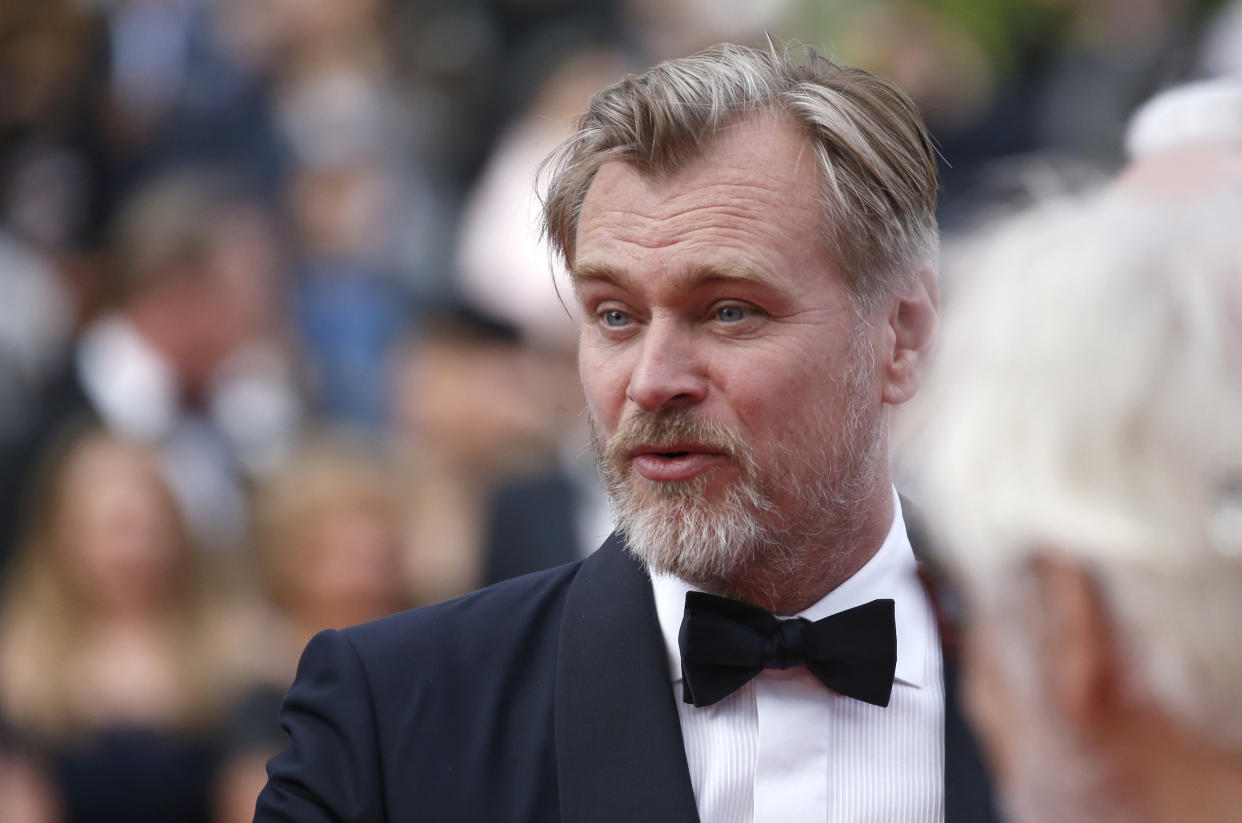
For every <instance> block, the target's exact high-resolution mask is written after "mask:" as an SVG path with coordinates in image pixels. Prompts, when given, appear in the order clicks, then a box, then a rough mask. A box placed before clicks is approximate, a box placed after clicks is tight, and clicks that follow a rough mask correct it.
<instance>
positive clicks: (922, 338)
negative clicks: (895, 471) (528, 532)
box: [256, 45, 974, 823]
mask: <svg viewBox="0 0 1242 823" xmlns="http://www.w3.org/2000/svg"><path fill="white" fill-rule="evenodd" d="M935 196H936V176H935V161H934V156H933V150H932V147H931V143H930V140H929V139H928V137H927V134H926V132H925V131H924V129H923V127H922V124H921V121H920V120H919V118H918V115H917V113H916V111H915V109H914V107H913V105H912V104H911V103H910V101H909V100H908V99H907V98H906V97H905V96H904V95H903V94H902V93H901V92H900V91H898V90H897V89H895V88H893V87H892V86H891V85H889V84H887V83H885V82H883V81H881V80H879V79H878V78H875V77H872V76H871V75H868V74H866V73H865V72H861V71H858V70H854V69H847V68H841V67H837V66H834V65H833V64H831V63H829V62H828V61H826V60H823V59H821V58H818V57H816V56H814V55H810V56H809V57H807V58H806V59H805V60H804V61H797V60H795V59H793V58H791V57H789V56H786V55H781V54H777V53H775V52H771V53H769V52H761V51H755V50H751V49H745V48H740V47H736V46H728V45H725V46H719V47H715V48H713V49H709V50H707V51H705V52H703V53H701V54H699V55H696V56H694V57H691V58H687V59H684V60H675V61H670V62H668V63H664V64H661V65H659V66H656V67H655V68H653V69H651V70H649V71H648V72H646V73H645V74H643V75H641V76H639V77H631V78H628V79H626V80H623V81H622V82H620V83H619V84H617V85H615V86H613V87H611V88H609V89H606V90H604V91H603V92H601V93H599V94H598V95H596V97H595V98H594V99H593V100H592V102H591V105H590V108H589V110H588V111H587V113H586V114H585V115H583V117H582V118H581V119H580V121H579V128H578V132H577V134H576V135H575V136H574V137H573V138H572V139H571V140H570V141H569V142H568V143H567V144H566V145H565V146H564V147H563V149H562V151H561V153H560V155H559V157H558V158H557V160H556V162H555V164H554V166H553V173H552V177H551V181H550V184H549V188H548V194H547V198H546V202H545V217H546V225H547V230H548V234H549V236H550V238H551V240H552V242H553V245H554V246H555V247H556V249H557V250H558V251H559V252H560V253H561V254H563V255H564V257H565V260H566V263H567V266H568V269H569V271H570V272H571V274H572V277H573V282H574V292H575V296H576V299H577V304H578V306H579V308H580V309H581V329H580V343H579V359H580V372H581V377H582V382H583V386H584V388H585V392H586V396H587V401H588V406H589V411H590V415H591V418H592V421H593V425H594V428H595V435H596V449H597V451H598V454H599V460H600V463H601V466H602V469H603V474H604V476H605V479H606V482H607V485H608V487H609V492H610V494H611V496H612V498H613V503H614V506H615V509H616V516H617V520H618V527H619V532H620V535H616V536H614V537H613V538H612V539H610V540H609V542H608V543H606V544H605V546H604V547H603V548H602V549H601V550H600V551H598V552H597V553H596V554H594V555H593V556H592V557H590V558H588V559H587V560H585V561H583V562H580V563H577V564H572V565H570V566H565V567H561V568H559V569H554V570H552V571H549V572H545V573H540V574H536V575H531V576H528V577H524V578H520V579H518V580H516V581H512V582H510V583H506V584H501V585H498V586H495V587H492V588H490V589H487V590H484V591H483V592H480V593H477V594H475V595H472V596H469V597H466V598H464V599H461V600H458V601H454V602H451V603H447V604H443V605H440V606H435V607H431V608H429V609H423V610H420V611H416V612H413V613H411V614H406V615H401V616H398V617H395V618H392V619H390V620H388V621H381V622H380V623H378V624H372V625H370V626H364V627H359V628H356V629H351V630H348V631H346V632H344V633H337V634H326V635H321V636H320V637H318V638H317V639H315V640H314V641H312V643H311V645H310V646H309V647H308V649H307V651H306V654H305V655H304V658H303V661H302V665H301V669H300V671H299V674H298V679H297V682H296V683H295V684H294V686H293V689H292V690H291V692H290V694H289V697H288V698H287V701H286V704H285V709H284V723H285V725H286V728H287V729H288V730H289V731H290V734H291V737H292V740H291V743H290V747H289V749H288V750H287V751H286V752H285V753H284V754H282V755H280V756H278V757H277V758H275V759H273V761H272V762H271V764H270V765H269V775H270V781H269V784H268V786H267V788H266V789H265V791H264V793H263V794H262V795H261V797H260V799H259V805H258V815H257V818H256V819H258V820H265V821H266V820H328V819H333V820H367V821H371V820H375V821H378V820H399V819H414V818H418V817H420V816H421V817H422V818H424V819H431V820H487V821H497V820H532V821H533V820H540V821H547V820H558V819H559V820H564V821H584V823H585V821H592V823H600V822H601V821H633V820H659V821H677V820H684V821H693V820H703V821H705V822H706V821H734V820H745V821H750V820H755V821H764V820H780V821H797V820H816V821H824V820H835V821H855V820H877V821H878V820H883V821H889V822H890V823H897V822H898V821H939V820H942V819H945V818H946V813H945V810H944V807H945V804H946V802H947V803H948V804H949V811H948V814H947V817H948V819H952V820H955V821H958V820H966V819H974V818H973V816H972V811H970V810H967V809H966V808H965V807H964V806H962V807H958V808H956V809H955V807H954V804H955V803H957V802H959V801H961V800H962V799H963V797H964V796H965V795H964V793H963V792H960V791H958V790H957V789H956V788H951V789H950V791H949V793H948V797H947V798H946V796H945V794H946V793H945V785H946V783H947V784H949V785H950V786H955V785H956V779H957V778H956V776H955V775H956V772H955V770H956V769H957V768H959V766H958V764H960V763H961V762H962V761H961V760H960V759H959V758H958V757H957V756H956V754H957V753H956V751H954V752H950V753H948V757H947V762H948V764H949V765H948V768H947V769H946V753H945V745H946V732H945V728H946V716H945V698H944V692H943V683H942V660H941V654H940V650H939V647H938V645H937V640H936V638H937V635H936V629H935V625H934V621H933V616H932V613H931V609H930V607H929V604H928V601H927V599H926V597H925V596H924V593H923V590H922V589H921V588H920V586H919V583H918V580H917V578H916V575H915V560H914V557H913V554H912V553H911V548H910V544H909V541H908V539H907V537H906V531H905V526H904V523H903V521H902V518H901V514H900V505H899V503H898V501H897V498H896V495H895V494H894V492H893V488H892V484H891V481H890V479H889V467H888V461H887V445H886V425H885V413H886V407H887V406H890V405H894V404H898V403H901V402H904V401H905V400H906V399H908V398H909V397H910V396H911V395H913V394H914V392H915V390H916V388H917V387H918V383H919V378H920V375H921V372H922V369H923V365H924V361H925V358H926V356H927V352H928V350H929V348H930V346H931V343H932V339H933V336H934V330H935V326H936V315H937V300H938V297H937V285H936V277H935V268H934V259H935V255H936V245H937V233H936V224H935V218H934V207H935ZM621 535H623V536H621ZM645 571H646V572H650V578H649V577H648V576H647V574H646V573H645ZM688 592H689V594H688ZM702 592H709V593H712V594H715V595H725V596H727V597H728V598H731V599H730V600H727V601H721V600H719V599H717V598H713V597H710V596H707V595H704V594H702ZM769 613H774V614H777V615H782V616H796V617H803V618H806V619H805V620H801V621H797V620H795V621H787V622H783V623H778V622H777V621H776V619H775V618H774V617H773V616H772V614H769ZM683 614H685V615H687V616H688V618H689V619H687V620H686V623H685V626H683ZM729 615H732V616H733V617H736V618H737V620H736V621H731V620H730V619H729ZM825 618H827V623H825V624H821V625H818V626H816V627H810V625H809V623H808V621H819V620H822V619H825ZM692 624H693V626H692ZM722 633H723V634H735V635H738V638H737V639H738V640H739V643H740V647H741V648H734V647H726V646H725V645H724V644H723V643H722V642H721V641H722V640H723V638H722V637H721V634H722ZM683 644H684V645H685V646H686V648H687V651H688V657H687V659H686V661H685V663H684V664H683V661H682V660H681V659H679V656H678V651H679V646H681V645H683ZM832 645H835V646H837V647H839V648H838V649H837V651H838V652H839V654H837V655H833V656H832V657H831V658H828V657H826V656H825V657H821V656H820V655H819V654H818V652H820V651H823V649H822V648H820V646H832ZM735 653H736V654H742V655H743V657H744V659H741V660H735V661H732V663H734V664H736V665H721V664H722V660H721V659H720V657H719V655H720V654H725V655H730V654H735ZM746 653H749V657H746V656H745V655H746ZM804 663H805V664H806V665H803V664H804ZM949 722H950V723H952V721H951V719H950V720H949ZM951 739H953V740H956V737H952V738H951Z"/></svg>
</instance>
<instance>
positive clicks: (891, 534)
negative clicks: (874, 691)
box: [651, 489, 929, 688]
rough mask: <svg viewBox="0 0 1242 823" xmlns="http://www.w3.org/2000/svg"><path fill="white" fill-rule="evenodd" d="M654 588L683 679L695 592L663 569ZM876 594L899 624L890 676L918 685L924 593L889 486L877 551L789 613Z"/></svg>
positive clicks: (823, 610)
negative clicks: (684, 638)
mask: <svg viewBox="0 0 1242 823" xmlns="http://www.w3.org/2000/svg"><path fill="white" fill-rule="evenodd" d="M651 586H652V590H653V591H654V593H655V603H656V615H657V616H658V618H659V620H660V633H661V634H662V635H663V636H664V648H665V652H666V653H667V655H668V665H669V672H670V674H671V676H672V680H673V683H680V682H681V651H680V649H679V647H678V644H677V635H678V633H679V632H680V631H681V620H682V616H683V614H684V613H685V603H686V592H688V591H697V590H698V588H697V587H696V586H692V585H690V584H689V583H687V582H686V581H684V580H682V579H681V578H679V577H676V576H674V575H671V574H666V573H663V572H656V573H653V574H652V575H651ZM876 598H892V600H893V601H894V617H895V621H896V628H897V668H896V670H895V672H894V680H895V681H896V682H898V683H904V684H905V685H908V686H913V687H915V688H922V686H923V683H924V680H925V679H926V670H925V665H924V664H925V660H926V655H927V651H928V649H927V642H928V641H927V638H928V636H929V633H928V631H927V627H926V626H925V625H924V623H925V622H926V621H927V617H926V604H925V599H926V596H925V595H924V593H923V588H922V586H921V585H920V583H919V580H918V566H917V563H916V562H915V559H914V550H913V549H912V548H911V547H910V538H909V537H908V536H907V534H906V524H905V521H904V520H903V519H902V514H901V500H900V499H899V498H898V496H897V490H896V489H894V490H893V522H892V525H890V526H889V529H888V535H887V536H886V537H885V538H884V542H883V543H881V544H880V548H879V549H878V550H877V551H876V553H875V555H874V556H873V557H872V558H871V559H870V560H868V561H867V563H866V564H865V565H864V566H863V567H862V568H861V569H859V570H858V571H857V572H855V573H854V575H853V576H852V577H850V578H849V579H848V580H846V581H845V582H844V583H842V584H841V585H840V586H837V588H835V589H833V590H832V591H830V592H828V594H826V595H824V596H823V597H822V598H821V599H820V600H818V601H817V602H815V603H813V604H812V605H811V606H809V607H808V608H806V609H803V610H802V611H800V612H798V613H797V614H796V615H792V616H793V617H805V618H806V619H807V620H812V621H813V620H819V619H821V618H824V617H827V616H828V615H830V614H836V613H837V612H840V611H844V610H846V609H852V608H853V607H855V606H861V605H862V604H864V603H868V602H870V601H872V600H875V599H876Z"/></svg>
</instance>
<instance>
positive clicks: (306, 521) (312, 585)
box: [216, 436, 411, 823]
mask: <svg viewBox="0 0 1242 823" xmlns="http://www.w3.org/2000/svg"><path fill="white" fill-rule="evenodd" d="M403 497H404V496H403V495H402V494H401V492H400V491H399V484H398V482H397V478H396V476H395V474H394V473H393V471H392V470H391V468H390V467H389V465H388V463H387V461H385V460H384V458H383V457H382V455H380V454H378V453H377V452H376V451H373V450H371V449H368V448H366V447H364V446H363V445H361V444H359V443H356V442H353V441H350V440H347V439H344V438H341V437H329V436H320V437H317V438H313V439H311V440H309V441H308V442H306V443H304V444H303V445H302V447H301V448H299V449H298V450H297V453H296V454H295V456H294V457H293V458H292V459H291V460H290V462H289V463H288V464H287V465H286V466H285V467H284V468H283V469H282V470H281V471H280V472H278V473H277V474H276V475H275V476H274V477H273V478H272V479H271V480H270V481H269V483H268V484H267V485H265V486H264V487H263V488H262V489H261V490H260V493H259V496H258V506H257V510H258V511H257V525H258V533H257V550H258V551H257V556H258V560H259V565H260V578H261V581H262V583H263V587H264V590H265V592H264V593H265V596H266V600H267V602H266V604H265V606H264V608H263V609H262V612H261V614H260V616H259V619H258V620H257V622H256V626H255V628H254V630H253V631H252V632H250V633H249V641H250V657H251V660H252V662H253V667H252V668H253V671H252V682H251V684H250V687H249V688H247V689H246V690H244V692H243V694H242V696H241V697H240V699H239V700H238V701H237V702H236V704H235V705H234V707H233V710H232V712H231V713H230V719H229V722H228V723H227V726H226V730H225V735H224V748H225V752H224V758H223V761H222V769H221V772H220V776H219V779H218V781H217V785H216V792H217V794H216V799H217V802H216V810H217V811H216V820H217V821H219V823H232V821H249V820H251V819H252V818H253V816H254V804H255V799H256V798H257V797H258V794H259V790H260V789H261V788H262V787H263V784H264V782H265V781H266V780H267V773H266V771H265V769H264V766H265V764H266V762H267V759H268V758H269V757H271V756H272V755H273V754H275V753H276V752H278V751H280V749H281V748H283V746H284V743H285V740H286V737H285V734H284V732H283V731H281V729H280V727H279V725H278V722H277V719H278V714H279V710H280V702H281V699H282V698H283V696H284V693H285V692H286V691H287V690H288V688H289V684H290V683H292V682H293V675H294V673H295V670H296V668H297V660H298V656H299V655H300V654H301V651H302V649H303V648H304V647H305V646H306V643H307V641H309V640H310V638H311V637H312V636H313V635H315V634H316V633H318V632H320V631H322V630H324V629H339V628H344V627H345V626H350V625H353V624H355V623H362V622H366V621H368V620H374V619H377V618H380V617H383V616H385V615H388V614H391V613H393V612H395V611H398V610H400V609H402V608H405V607H406V606H409V605H411V604H410V602H409V597H408V594H407V591H408V587H407V585H406V579H407V578H406V576H405V574H404V572H403V564H404V562H405V560H406V557H407V552H406V539H405V536H406V533H407V531H408V524H407V522H406V510H405V505H404V502H403Z"/></svg>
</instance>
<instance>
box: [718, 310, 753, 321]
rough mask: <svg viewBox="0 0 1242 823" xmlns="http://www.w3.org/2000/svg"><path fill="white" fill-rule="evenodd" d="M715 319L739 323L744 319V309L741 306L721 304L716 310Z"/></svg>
mask: <svg viewBox="0 0 1242 823" xmlns="http://www.w3.org/2000/svg"><path fill="white" fill-rule="evenodd" d="M716 319H717V320H719V321H720V322H721V323H740V322H741V321H743V320H745V319H746V309H744V308H742V307H741V306H721V307H720V308H719V309H717V310H716Z"/></svg>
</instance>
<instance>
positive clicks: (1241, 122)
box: [1125, 77, 1242, 159]
mask: <svg viewBox="0 0 1242 823" xmlns="http://www.w3.org/2000/svg"><path fill="white" fill-rule="evenodd" d="M1218 141H1236V142H1239V143H1242V77H1222V78H1217V79H1214V80H1201V81H1197V82H1194V83H1185V84H1183V85H1180V86H1174V87H1172V88H1170V89H1167V90H1165V91H1163V92H1160V93H1159V94H1157V95H1156V96H1155V97H1152V98H1151V99H1150V100H1148V101H1147V102H1146V103H1144V104H1143V105H1141V106H1139V108H1138V109H1137V110H1135V112H1134V114H1133V115H1132V116H1131V117H1130V122H1129V125H1128V126H1127V127H1126V137H1125V147H1126V154H1127V155H1128V156H1129V157H1130V158H1131V159H1136V158H1139V157H1145V156H1147V155H1150V154H1155V153H1156V152H1160V151H1166V150H1168V149H1172V148H1179V147H1182V146H1186V145H1189V144H1192V143H1201V142H1218Z"/></svg>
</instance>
